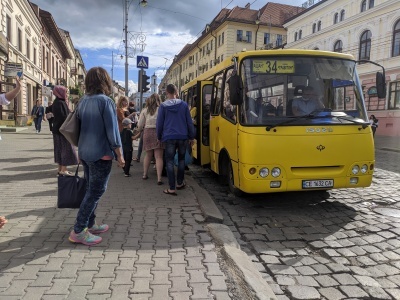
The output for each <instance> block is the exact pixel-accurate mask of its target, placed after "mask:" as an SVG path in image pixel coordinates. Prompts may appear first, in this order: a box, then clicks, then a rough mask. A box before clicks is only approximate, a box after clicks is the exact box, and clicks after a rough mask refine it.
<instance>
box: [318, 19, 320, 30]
mask: <svg viewBox="0 0 400 300" xmlns="http://www.w3.org/2000/svg"><path fill="white" fill-rule="evenodd" d="M320 30H321V21H318V31H320Z"/></svg>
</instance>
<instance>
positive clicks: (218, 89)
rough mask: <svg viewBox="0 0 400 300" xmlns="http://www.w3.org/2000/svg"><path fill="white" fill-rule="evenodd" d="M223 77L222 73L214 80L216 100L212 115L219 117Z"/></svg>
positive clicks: (214, 100)
mask: <svg viewBox="0 0 400 300" xmlns="http://www.w3.org/2000/svg"><path fill="white" fill-rule="evenodd" d="M223 76H224V74H223V73H220V74H218V75H216V76H215V79H214V99H213V103H212V104H213V105H212V107H211V114H212V115H219V113H220V111H221V101H222V83H223Z"/></svg>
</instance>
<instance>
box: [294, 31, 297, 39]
mask: <svg viewBox="0 0 400 300" xmlns="http://www.w3.org/2000/svg"><path fill="white" fill-rule="evenodd" d="M294 41H297V32H295V33H294Z"/></svg>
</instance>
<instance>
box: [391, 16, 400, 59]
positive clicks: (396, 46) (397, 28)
mask: <svg viewBox="0 0 400 300" xmlns="http://www.w3.org/2000/svg"><path fill="white" fill-rule="evenodd" d="M399 55H400V20H398V21H397V23H396V24H395V25H394V28H393V46H392V56H399Z"/></svg>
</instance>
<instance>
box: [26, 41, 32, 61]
mask: <svg viewBox="0 0 400 300" xmlns="http://www.w3.org/2000/svg"><path fill="white" fill-rule="evenodd" d="M26 58H28V59H31V42H30V41H29V40H28V39H27V40H26Z"/></svg>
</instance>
